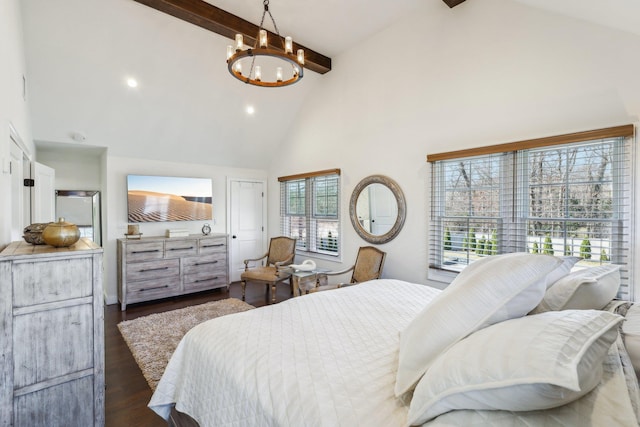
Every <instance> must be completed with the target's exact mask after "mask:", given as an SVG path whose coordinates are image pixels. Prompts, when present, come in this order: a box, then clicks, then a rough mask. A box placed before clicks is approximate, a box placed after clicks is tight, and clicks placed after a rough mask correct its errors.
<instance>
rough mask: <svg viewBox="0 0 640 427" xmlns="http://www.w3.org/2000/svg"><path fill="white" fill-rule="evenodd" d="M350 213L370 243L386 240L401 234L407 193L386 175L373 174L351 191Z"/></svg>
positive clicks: (357, 228) (355, 226)
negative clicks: (405, 194) (403, 192)
mask: <svg viewBox="0 0 640 427" xmlns="http://www.w3.org/2000/svg"><path fill="white" fill-rule="evenodd" d="M349 216H350V217H351V224H353V228H355V230H356V233H358V235H359V236H360V237H362V238H363V239H364V240H366V241H367V242H369V243H378V244H379V243H386V242H388V241H389V240H392V239H393V238H394V237H396V236H397V235H398V233H399V232H400V230H401V229H402V226H403V225H404V220H405V216H406V204H405V200H404V194H402V190H401V189H400V187H399V186H398V184H397V183H396V182H395V181H394V180H392V179H391V178H388V177H386V176H383V175H371V176H368V177H366V178H365V179H363V180H362V181H360V182H359V183H358V185H357V186H356V188H355V189H354V190H353V194H351V201H350V203H349Z"/></svg>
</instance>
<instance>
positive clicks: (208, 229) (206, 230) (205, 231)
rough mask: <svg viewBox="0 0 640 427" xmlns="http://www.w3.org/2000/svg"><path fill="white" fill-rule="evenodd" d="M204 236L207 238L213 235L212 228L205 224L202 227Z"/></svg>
mask: <svg viewBox="0 0 640 427" xmlns="http://www.w3.org/2000/svg"><path fill="white" fill-rule="evenodd" d="M202 234H204V235H205V236H208V235H209V234H211V226H210V225H209V224H205V225H203V226H202Z"/></svg>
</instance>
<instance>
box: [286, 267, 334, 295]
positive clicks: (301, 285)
mask: <svg viewBox="0 0 640 427" xmlns="http://www.w3.org/2000/svg"><path fill="white" fill-rule="evenodd" d="M329 271H331V270H327V269H324V268H317V269H315V270H312V271H300V270H298V271H293V272H291V283H292V284H293V296H294V297H298V296H302V295H306V294H308V293H309V291H310V290H311V289H313V288H315V287H316V281H317V280H318V273H328V272H329Z"/></svg>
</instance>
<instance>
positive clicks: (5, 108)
mask: <svg viewBox="0 0 640 427" xmlns="http://www.w3.org/2000/svg"><path fill="white" fill-rule="evenodd" d="M21 22H22V20H21V19H20V1H19V0H0V248H2V247H3V246H5V245H6V244H8V243H9V242H10V240H11V176H10V175H9V166H8V162H9V147H10V145H9V144H10V140H9V124H11V125H13V127H14V128H15V130H16V131H17V133H18V135H19V136H20V139H21V140H22V142H23V143H24V144H25V146H26V147H25V148H26V150H27V152H28V155H29V156H33V154H34V152H35V149H34V146H33V142H32V141H31V128H30V123H29V115H28V110H27V101H26V99H25V98H24V97H23V90H22V88H23V84H22V81H23V80H22V78H23V76H25V75H26V71H25V61H24V46H23V40H22V26H21Z"/></svg>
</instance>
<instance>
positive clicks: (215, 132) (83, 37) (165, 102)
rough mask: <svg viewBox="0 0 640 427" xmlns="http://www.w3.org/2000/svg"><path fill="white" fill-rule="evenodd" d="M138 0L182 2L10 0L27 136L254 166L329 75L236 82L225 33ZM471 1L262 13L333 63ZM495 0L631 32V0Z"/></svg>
mask: <svg viewBox="0 0 640 427" xmlns="http://www.w3.org/2000/svg"><path fill="white" fill-rule="evenodd" d="M138 1H140V2H145V3H166V2H187V3H188V2H189V1H192V0H135V1H134V0H102V1H87V0H60V1H55V2H53V1H50V0H21V5H22V7H23V21H24V36H25V46H26V59H27V90H28V96H29V101H30V105H31V112H32V127H33V136H34V139H35V140H36V142H37V144H38V145H39V146H45V145H47V144H52V143H53V144H69V145H71V144H78V142H77V141H76V140H74V137H73V135H76V134H82V135H84V136H85V137H86V140H85V141H84V142H82V144H84V145H91V146H101V147H109V152H110V154H112V155H115V156H126V157H134V158H135V157H141V158H151V159H162V160H173V161H178V162H194V161H195V162H198V163H204V164H221V165H227V166H238V167H243V166H244V167H264V166H265V163H264V159H270V158H273V153H274V152H275V151H276V150H277V148H278V146H279V144H280V143H281V141H282V140H283V139H284V138H285V136H286V135H287V132H288V131H289V129H290V127H291V125H292V124H293V123H294V121H295V120H296V115H297V112H298V111H300V109H301V108H304V104H305V102H313V99H312V97H313V94H314V91H316V90H318V88H321V87H322V85H323V84H324V82H325V81H327V79H331V72H329V73H327V74H324V75H321V74H318V73H313V72H309V73H305V77H304V79H303V80H302V82H300V83H298V84H296V85H293V86H290V87H286V88H278V89H271V88H256V87H252V86H249V85H244V84H242V83H240V82H238V81H237V80H234V79H233V78H232V77H231V76H230V75H229V74H228V72H227V69H226V64H225V60H224V59H225V51H226V45H227V44H229V40H228V39H227V38H226V37H224V36H220V35H218V34H216V33H214V32H212V31H210V30H207V29H204V28H202V27H200V26H197V25H193V24H191V23H188V22H185V21H184V20H182V19H177V18H175V17H173V16H170V15H169V14H167V13H164V12H161V11H158V10H155V9H153V8H151V7H148V6H147V5H145V4H141V3H140V2H138ZM479 1H482V0H468V1H466V2H464V3H462V2H461V1H459V0H444V1H443V0H395V1H371V0H349V1H347V2H345V1H339V0H323V1H312V0H273V1H271V4H270V10H271V12H272V14H273V16H274V18H275V19H276V22H277V24H278V27H279V30H280V32H281V33H282V34H283V35H285V34H290V35H292V36H293V37H294V40H295V41H296V42H298V43H300V44H302V45H304V46H305V47H307V48H310V49H312V50H314V51H315V52H318V53H319V54H321V55H323V56H325V57H327V58H331V66H332V67H333V68H335V67H340V63H341V61H340V58H341V55H343V54H345V52H348V51H349V50H350V49H354V48H357V46H358V44H359V43H361V42H362V41H363V40H366V39H367V38H370V37H371V36H372V35H374V34H376V33H379V32H381V31H383V30H384V29H385V28H387V27H389V26H390V25H393V24H394V23H397V22H399V21H401V20H402V19H403V18H405V17H407V16H410V15H411V14H413V13H421V14H426V16H428V14H430V13H433V12H434V11H439V12H442V9H443V8H444V9H446V10H447V13H465V11H466V8H468V6H469V4H471V3H472V2H479ZM501 1H505V2H510V1H514V2H519V3H522V4H525V5H527V6H530V7H531V8H535V9H543V10H545V11H551V12H553V13H555V14H560V15H565V16H568V17H570V18H571V19H580V20H586V21H591V22H596V23H599V24H601V25H605V26H610V27H615V28H619V29H622V30H624V31H629V32H634V33H636V34H640V2H638V1H637V0H609V1H608V2H606V4H605V3H604V2H602V1H600V0H563V1H561V2H559V1H557V0H501ZM207 3H209V4H211V5H213V6H215V7H217V8H220V9H222V10H224V11H226V12H228V13H230V14H233V15H236V16H238V17H241V18H242V19H244V20H246V21H249V22H250V23H253V25H256V24H258V23H259V19H260V17H261V14H262V2H260V1H259V0H208V1H207ZM460 3H462V4H460ZM456 4H459V5H458V6H456ZM453 6H456V7H455V8H452V9H449V7H453ZM411 43H416V44H419V43H420V40H419V38H416V39H414V40H411ZM363 66H366V64H363ZM128 78H135V79H137V80H138V82H139V85H138V87H137V88H130V87H128V86H127V85H126V80H127V79H128ZM249 105H251V106H253V107H254V108H255V113H254V114H253V115H249V114H247V113H246V111H245V110H246V107H247V106H249Z"/></svg>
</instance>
